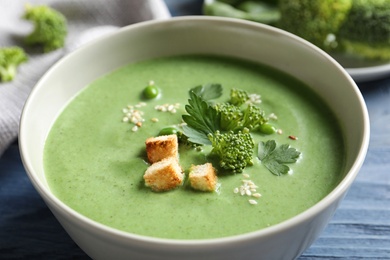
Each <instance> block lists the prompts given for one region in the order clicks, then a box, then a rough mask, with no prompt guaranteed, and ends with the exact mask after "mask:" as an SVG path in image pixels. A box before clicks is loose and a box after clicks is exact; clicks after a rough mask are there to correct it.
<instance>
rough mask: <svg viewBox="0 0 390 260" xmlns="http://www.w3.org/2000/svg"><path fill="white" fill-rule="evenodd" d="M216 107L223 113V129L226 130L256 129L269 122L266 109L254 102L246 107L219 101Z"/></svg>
mask: <svg viewBox="0 0 390 260" xmlns="http://www.w3.org/2000/svg"><path fill="white" fill-rule="evenodd" d="M214 108H215V109H216V110H217V111H218V113H220V115H221V124H220V126H221V129H222V130H224V131H234V132H237V131H239V130H243V129H244V128H247V129H248V130H249V131H252V130H255V129H257V128H258V127H260V126H261V125H262V124H264V123H266V122H267V119H266V118H265V115H264V111H262V110H261V109H260V108H259V107H256V106H254V105H252V104H249V105H247V106H246V107H245V108H244V109H242V108H241V107H239V106H235V105H232V104H231V103H219V104H216V105H215V106H214Z"/></svg>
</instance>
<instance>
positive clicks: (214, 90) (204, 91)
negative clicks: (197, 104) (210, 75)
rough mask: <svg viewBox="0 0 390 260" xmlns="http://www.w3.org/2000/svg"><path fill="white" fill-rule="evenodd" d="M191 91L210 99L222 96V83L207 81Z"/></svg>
mask: <svg viewBox="0 0 390 260" xmlns="http://www.w3.org/2000/svg"><path fill="white" fill-rule="evenodd" d="M190 92H194V93H195V94H196V95H198V96H199V97H201V98H202V99H203V100H205V101H208V100H212V99H216V98H219V97H220V96H222V85H221V84H213V83H207V84H203V85H199V86H196V87H194V88H192V89H191V90H190Z"/></svg>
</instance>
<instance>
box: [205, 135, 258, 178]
mask: <svg viewBox="0 0 390 260" xmlns="http://www.w3.org/2000/svg"><path fill="white" fill-rule="evenodd" d="M209 139H210V141H211V143H212V147H213V149H212V154H215V155H217V156H218V158H219V166H220V167H221V168H223V169H226V170H231V171H233V172H236V173H240V172H242V171H243V169H244V168H245V167H246V166H248V165H252V164H253V149H254V142H253V139H252V136H251V135H250V134H249V131H248V130H247V129H244V130H243V131H239V132H238V133H234V132H233V131H229V132H227V133H221V132H220V131H216V132H215V133H214V134H209Z"/></svg>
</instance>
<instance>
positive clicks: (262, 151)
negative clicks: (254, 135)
mask: <svg viewBox="0 0 390 260" xmlns="http://www.w3.org/2000/svg"><path fill="white" fill-rule="evenodd" d="M300 154H301V153H300V152H299V151H297V150H296V149H295V148H292V147H290V146H289V145H288V144H282V145H280V146H279V147H276V142H275V141H274V140H269V141H267V142H266V143H264V142H260V143H259V147H258V155H257V156H258V158H259V159H260V160H261V162H262V163H263V164H264V166H265V167H266V168H267V169H268V170H269V171H270V172H271V173H272V174H275V175H278V176H280V175H282V174H287V173H288V172H289V170H290V168H289V167H288V166H287V165H285V164H288V163H295V162H296V161H297V160H298V158H299V156H300Z"/></svg>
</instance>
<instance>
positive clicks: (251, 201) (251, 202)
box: [249, 200, 257, 205]
mask: <svg viewBox="0 0 390 260" xmlns="http://www.w3.org/2000/svg"><path fill="white" fill-rule="evenodd" d="M249 203H250V204H252V205H256V204H257V201H255V200H249Z"/></svg>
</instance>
